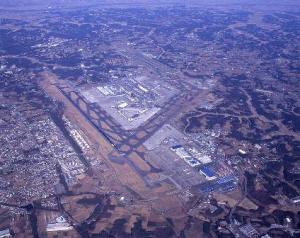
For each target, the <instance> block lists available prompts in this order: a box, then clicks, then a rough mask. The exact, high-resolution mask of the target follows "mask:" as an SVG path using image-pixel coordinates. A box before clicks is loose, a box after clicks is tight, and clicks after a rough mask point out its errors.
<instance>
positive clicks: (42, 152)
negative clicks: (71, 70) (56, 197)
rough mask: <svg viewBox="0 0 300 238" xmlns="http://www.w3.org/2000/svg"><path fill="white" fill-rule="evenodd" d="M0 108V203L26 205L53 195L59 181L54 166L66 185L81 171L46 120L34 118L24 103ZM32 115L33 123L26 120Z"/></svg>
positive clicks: (70, 150)
mask: <svg viewBox="0 0 300 238" xmlns="http://www.w3.org/2000/svg"><path fill="white" fill-rule="evenodd" d="M1 109H2V110H1V111H0V113H1V118H2V120H1V123H0V144H1V151H0V157H1V161H0V178H1V179H0V180H1V182H0V193H1V196H0V197H1V198H0V201H1V202H8V201H9V202H10V203H12V202H13V203H15V204H18V205H26V204H28V203H30V202H31V201H33V200H34V199H38V198H46V197H47V196H49V195H51V194H54V185H55V184H57V183H58V182H59V181H58V170H57V166H60V167H61V171H62V173H63V176H64V177H65V178H66V181H67V183H68V184H70V185H71V184H73V183H74V182H75V181H76V179H77V176H79V175H81V174H83V173H84V172H85V167H84V165H83V163H82V162H81V161H80V160H79V157H78V155H77V153H76V152H75V151H74V149H73V148H72V146H71V145H70V143H69V142H68V141H67V140H66V139H65V137H64V135H63V134H62V132H61V131H60V130H59V128H58V127H57V125H56V124H55V123H54V122H53V120H52V119H51V118H50V117H48V116H47V115H45V114H40V115H38V113H39V112H38V111H35V112H34V111H31V110H32V108H30V104H28V105H27V104H25V103H24V104H21V105H17V104H15V105H9V104H7V105H1ZM32 113H36V115H35V120H32V116H33V115H30V117H29V114H32ZM40 113H41V112H40ZM30 118H31V119H30Z"/></svg>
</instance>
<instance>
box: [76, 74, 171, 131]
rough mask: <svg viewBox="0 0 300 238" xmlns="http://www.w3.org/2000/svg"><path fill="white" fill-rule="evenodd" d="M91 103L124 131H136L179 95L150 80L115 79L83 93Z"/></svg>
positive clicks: (84, 90) (147, 78) (141, 77)
mask: <svg viewBox="0 0 300 238" xmlns="http://www.w3.org/2000/svg"><path fill="white" fill-rule="evenodd" d="M80 91H81V94H82V95H83V96H84V97H85V98H86V99H87V100H88V101H89V102H91V103H97V104H99V105H100V106H101V108H103V109H104V110H105V111H106V112H107V113H108V114H109V115H110V116H112V117H113V118H114V119H115V120H116V121H117V122H118V123H119V124H120V125H121V126H122V127H123V129H125V130H132V129H136V128H137V127H139V126H141V125H142V124H143V123H145V122H146V121H147V120H148V119H150V118H151V117H152V116H153V115H155V114H156V113H157V112H158V111H159V110H160V109H161V106H162V105H163V104H164V103H166V102H167V101H168V100H169V99H170V98H171V97H172V96H174V95H175V94H176V92H177V90H176V89H173V88H172V87H171V86H169V85H167V84H165V83H164V84H162V83H160V82H159V81H158V80H156V79H153V78H150V77H148V76H140V77H134V76H133V75H132V74H131V76H128V77H126V78H122V79H112V80H111V81H110V82H109V84H103V85H97V86H96V87H95V86H91V87H89V88H86V89H85V88H82V89H80Z"/></svg>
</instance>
